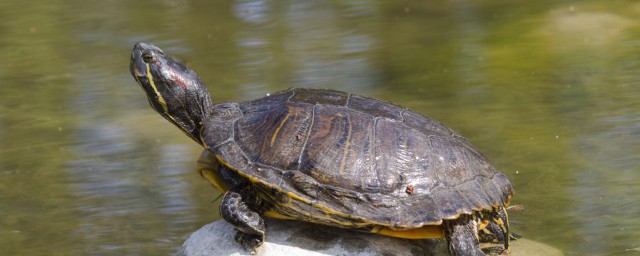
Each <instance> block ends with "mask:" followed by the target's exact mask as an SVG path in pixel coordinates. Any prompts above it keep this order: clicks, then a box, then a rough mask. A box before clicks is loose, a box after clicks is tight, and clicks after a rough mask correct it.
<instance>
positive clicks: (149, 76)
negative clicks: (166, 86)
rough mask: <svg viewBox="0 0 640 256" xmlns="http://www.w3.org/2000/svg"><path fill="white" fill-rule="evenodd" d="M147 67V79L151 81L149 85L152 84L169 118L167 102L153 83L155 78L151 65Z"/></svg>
mask: <svg viewBox="0 0 640 256" xmlns="http://www.w3.org/2000/svg"><path fill="white" fill-rule="evenodd" d="M145 65H146V66H147V79H148V80H149V84H151V88H153V91H154V92H155V93H156V96H158V103H160V105H162V110H163V111H164V113H165V115H167V116H169V108H167V102H166V101H165V100H164V98H163V97H162V94H160V92H159V91H158V88H156V84H155V83H154V82H153V76H151V66H150V65H149V63H145Z"/></svg>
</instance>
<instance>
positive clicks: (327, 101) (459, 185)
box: [130, 42, 513, 255]
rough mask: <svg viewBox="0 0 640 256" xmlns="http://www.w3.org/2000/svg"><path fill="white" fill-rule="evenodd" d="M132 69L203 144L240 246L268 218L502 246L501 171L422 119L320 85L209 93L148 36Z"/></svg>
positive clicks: (462, 249)
mask: <svg viewBox="0 0 640 256" xmlns="http://www.w3.org/2000/svg"><path fill="white" fill-rule="evenodd" d="M130 71H131V74H132V76H133V77H134V78H135V80H136V81H137V83H138V84H139V85H140V86H141V87H142V89H143V90H144V91H145V93H146V96H147V98H148V100H149V103H150V105H151V107H152V108H153V109H154V110H155V111H157V112H158V113H159V114H160V115H162V116H163V117H164V118H165V119H167V120H168V121H169V122H171V123H173V124H174V125H176V126H177V127H179V128H180V129H181V130H182V131H183V132H184V133H185V134H186V135H187V136H189V137H190V138H191V139H193V140H194V141H195V142H197V143H198V144H200V145H202V146H203V147H204V150H203V152H202V154H201V156H200V158H199V159H198V164H197V169H198V172H199V173H200V174H201V175H202V176H203V177H204V178H205V179H206V180H208V181H209V182H210V183H211V185H213V187H215V188H216V189H218V190H220V191H221V192H222V193H223V196H222V200H221V201H220V215H221V216H222V218H223V219H224V220H226V221H227V222H228V223H229V224H231V225H232V226H234V228H235V229H236V235H235V240H236V241H237V242H238V243H239V245H240V246H242V247H243V248H244V249H246V250H248V251H251V252H254V253H255V250H256V249H257V248H258V247H259V246H261V245H262V244H263V242H264V241H265V236H266V227H265V222H264V218H266V217H268V218H278V219H291V220H298V221H305V222H311V223H316V224H321V225H329V226H335V227H340V228H344V229H350V230H356V231H361V232H369V233H377V234H381V235H386V236H392V237H400V238H408V239H430V238H445V239H446V240H447V244H448V248H449V251H450V253H451V254H453V255H485V254H484V252H483V251H482V250H481V249H480V247H479V239H480V238H481V237H484V236H480V235H479V233H483V234H485V235H486V234H493V235H494V237H499V238H500V239H499V240H501V242H502V243H503V247H504V248H503V249H504V251H508V248H509V237H510V236H509V221H508V215H507V211H506V207H508V205H509V202H510V200H511V197H512V195H513V186H512V184H511V182H510V180H509V179H508V177H507V176H505V175H504V174H503V173H501V172H500V171H498V170H497V169H496V168H495V167H494V166H493V165H492V164H491V163H490V162H489V161H488V159H487V158H486V157H485V156H484V155H483V154H481V153H480V152H479V151H478V150H477V149H476V148H475V147H473V146H472V145H471V144H470V143H469V141H468V140H467V139H465V138H464V137H463V136H461V135H460V134H459V133H457V132H455V131H453V130H452V129H450V128H448V127H447V126H445V125H443V124H442V123H440V122H438V121H436V120H434V119H432V118H429V117H427V116H425V115H422V114H420V113H418V112H415V111H413V110H411V109H408V108H406V107H403V106H400V105H397V104H393V103H389V102H385V101H381V100H376V99H373V98H369V97H364V96H360V95H357V94H352V93H349V92H343V91H338V90H330V89H309V88H306V89H305V88H291V89H288V90H284V91H280V92H276V93H273V94H268V95H266V96H265V97H262V98H258V99H254V100H249V101H245V102H240V103H236V102H222V103H216V104H214V103H213V102H212V100H211V96H210V95H209V92H208V90H207V87H206V85H205V84H204V83H203V81H202V80H201V78H200V77H199V76H198V75H197V74H196V73H195V72H194V71H193V70H192V69H190V68H188V67H187V66H186V65H185V64H183V63H181V62H180V61H178V60H177V59H175V58H173V57H170V56H167V55H165V53H164V52H163V51H162V50H161V49H160V48H158V47H157V46H155V45H153V44H150V43H146V42H139V43H136V44H135V46H134V48H133V51H132V54H131V62H130Z"/></svg>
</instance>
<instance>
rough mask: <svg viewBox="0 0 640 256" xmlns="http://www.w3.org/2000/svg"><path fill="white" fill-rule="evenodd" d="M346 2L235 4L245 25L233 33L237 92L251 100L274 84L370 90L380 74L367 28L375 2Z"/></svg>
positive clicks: (278, 87) (280, 85)
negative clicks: (236, 51)
mask: <svg viewBox="0 0 640 256" xmlns="http://www.w3.org/2000/svg"><path fill="white" fill-rule="evenodd" d="M344 5H345V6H335V5H328V4H326V3H321V2H309V1H291V2H289V3H288V4H283V3H278V2H271V1H246V2H245V1H241V2H239V3H237V4H236V5H235V6H234V12H235V14H236V17H238V19H239V20H241V21H243V22H244V23H245V27H246V29H245V30H242V31H240V32H238V33H237V35H236V36H235V38H236V39H237V45H238V46H240V47H241V48H242V50H243V51H242V57H241V58H242V60H241V64H240V67H241V68H242V71H243V72H244V73H246V78H245V80H246V81H243V82H241V84H240V89H241V90H239V92H241V93H245V98H255V97H261V96H264V95H265V94H266V93H269V92H272V91H273V88H277V89H284V88H287V87H314V88H335V89H342V90H350V91H368V90H370V89H371V87H372V86H375V84H376V80H377V79H376V76H377V74H378V72H376V71H375V70H374V69H373V66H372V65H371V63H370V62H371V57H372V53H373V50H375V48H376V43H375V38H373V37H372V36H370V35H368V34H367V32H369V31H368V30H367V27H368V26H371V25H373V23H372V21H373V20H372V18H371V17H372V16H368V15H372V14H375V13H376V5H375V4H368V3H367V1H357V2H352V3H345V4H344ZM351 19H358V20H359V21H360V22H363V24H366V26H362V25H357V24H355V23H354V22H352V21H351ZM354 25H355V26H354Z"/></svg>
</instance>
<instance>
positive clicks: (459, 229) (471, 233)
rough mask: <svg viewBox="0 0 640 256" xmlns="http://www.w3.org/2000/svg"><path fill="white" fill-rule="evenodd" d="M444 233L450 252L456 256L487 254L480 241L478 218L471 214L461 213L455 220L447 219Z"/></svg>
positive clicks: (444, 224) (481, 255)
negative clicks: (481, 247) (483, 250)
mask: <svg viewBox="0 0 640 256" xmlns="http://www.w3.org/2000/svg"><path fill="white" fill-rule="evenodd" d="M443 227H444V235H445V237H446V238H447V244H448V245H449V252H450V253H451V254H452V255H456V256H467V255H468V256H485V254H484V252H482V250H480V242H479V241H478V224H477V220H476V219H475V218H474V217H473V216H470V215H460V217H459V218H457V219H455V220H445V221H444V223H443Z"/></svg>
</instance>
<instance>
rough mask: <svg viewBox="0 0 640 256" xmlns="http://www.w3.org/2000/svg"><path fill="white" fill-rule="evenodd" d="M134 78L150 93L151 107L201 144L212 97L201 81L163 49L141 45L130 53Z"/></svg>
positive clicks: (147, 44)
mask: <svg viewBox="0 0 640 256" xmlns="http://www.w3.org/2000/svg"><path fill="white" fill-rule="evenodd" d="M129 68H130V70H131V75H133V78H135V79H136V81H137V82H138V84H140V86H141V87H142V89H143V90H144V91H145V93H147V98H148V99H149V103H150V104H151V107H152V108H153V109H155V110H156V111H157V112H158V113H160V115H162V116H163V117H164V118H166V119H167V120H169V121H170V122H171V123H173V124H175V125H176V126H178V127H179V128H180V129H182V130H183V131H184V132H185V133H186V134H187V135H189V137H191V138H192V139H193V140H195V141H196V142H198V143H202V142H201V140H200V129H201V127H202V121H203V119H204V118H206V117H207V116H208V115H209V111H210V108H211V105H212V103H211V97H209V92H208V91H207V87H206V86H205V84H204V83H203V82H202V80H201V79H200V77H199V76H198V75H197V74H196V73H195V72H194V71H193V70H191V69H190V68H188V67H187V66H185V65H184V64H182V63H181V62H180V61H178V60H176V59H174V58H171V57H169V56H166V55H165V54H164V52H162V50H160V48H158V47H156V46H155V45H152V44H149V43H143V42H139V43H137V44H136V45H135V46H134V47H133V52H132V53H131V65H130V67H129Z"/></svg>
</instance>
